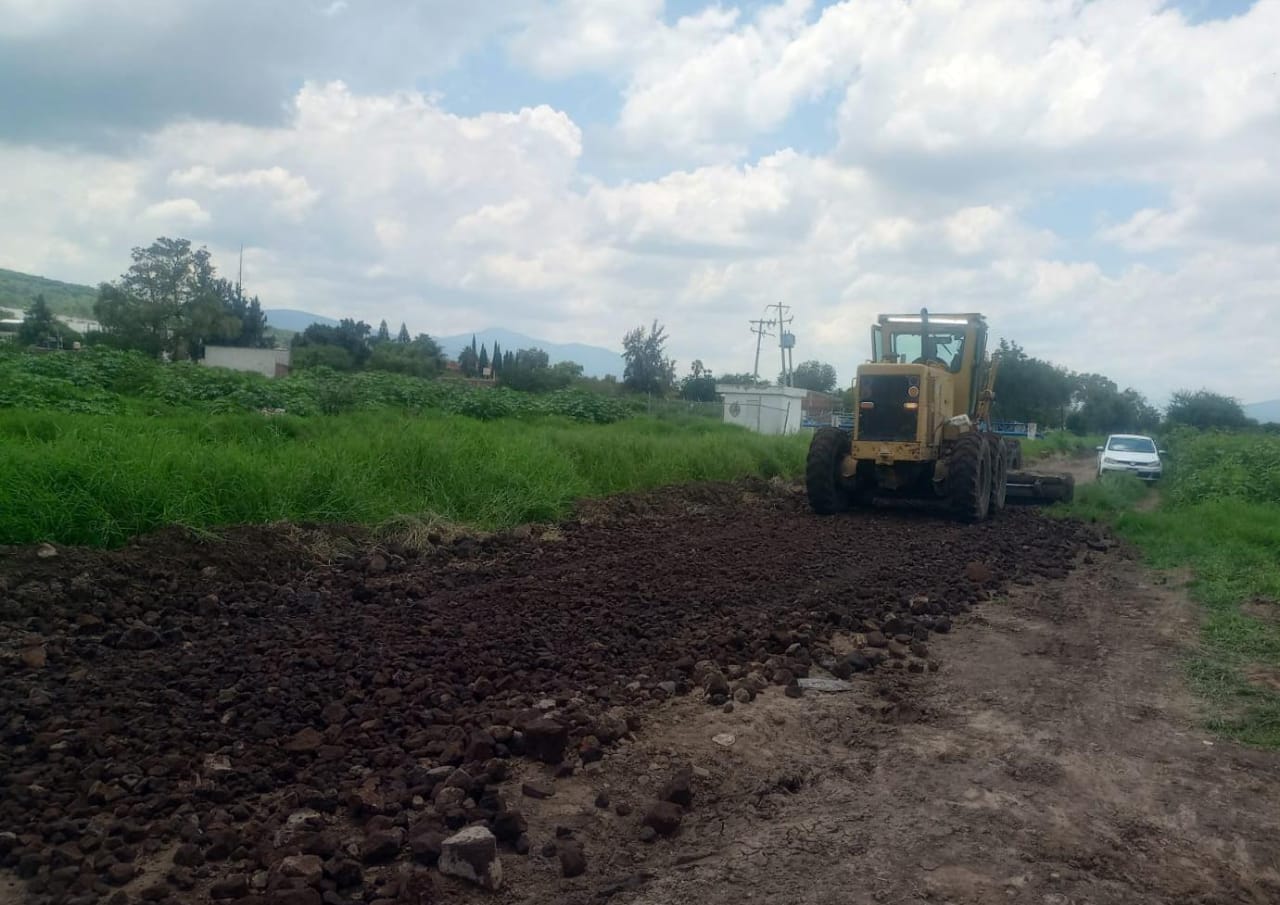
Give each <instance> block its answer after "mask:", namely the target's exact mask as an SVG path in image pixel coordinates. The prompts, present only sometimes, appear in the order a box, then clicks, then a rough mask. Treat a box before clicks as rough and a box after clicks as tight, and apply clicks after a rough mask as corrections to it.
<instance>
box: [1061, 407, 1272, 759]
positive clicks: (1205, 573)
mask: <svg viewBox="0 0 1280 905" xmlns="http://www.w3.org/2000/svg"><path fill="white" fill-rule="evenodd" d="M1166 443H1167V446H1168V449H1169V461H1168V463H1167V466H1166V477H1165V480H1164V482H1163V484H1162V485H1161V486H1160V487H1159V488H1158V490H1156V491H1154V492H1155V493H1158V494H1159V500H1158V505H1156V506H1149V505H1139V503H1149V502H1150V497H1149V493H1151V492H1153V491H1149V490H1148V489H1147V488H1145V487H1144V486H1142V484H1141V482H1139V481H1138V479H1137V478H1133V477H1131V476H1127V475H1109V476H1107V477H1106V478H1105V479H1104V480H1102V481H1101V482H1099V483H1097V484H1094V485H1089V486H1085V487H1082V488H1079V489H1078V491H1077V498H1076V501H1075V502H1074V503H1073V504H1072V505H1071V506H1070V507H1064V509H1063V511H1064V513H1065V514H1068V515H1073V516H1077V517H1081V518H1086V519H1092V520H1100V521H1105V522H1107V523H1109V524H1111V525H1112V526H1113V528H1114V529H1115V531H1116V532H1117V533H1118V534H1119V535H1120V536H1121V537H1123V538H1125V539H1127V540H1129V541H1131V542H1133V543H1135V544H1136V545H1137V546H1138V547H1139V548H1140V549H1141V550H1142V552H1143V553H1144V554H1145V556H1146V557H1147V559H1148V560H1149V562H1150V563H1151V564H1152V565H1153V566H1155V567H1157V568H1162V569H1174V568H1188V569H1190V570H1191V572H1192V574H1193V578H1192V582H1191V592H1192V594H1193V596H1194V597H1195V599H1196V600H1197V601H1198V602H1199V603H1200V604H1201V607H1202V621H1201V643H1200V646H1199V648H1198V650H1197V651H1196V653H1195V655H1194V656H1193V657H1192V658H1191V660H1190V662H1189V669H1190V675H1191V680H1192V685H1193V687H1194V688H1195V689H1196V690H1197V691H1198V692H1199V693H1200V694H1201V695H1202V696H1203V698H1204V700H1205V701H1206V703H1207V706H1208V713H1207V718H1208V722H1209V723H1210V725H1211V726H1212V728H1214V729H1216V730H1217V731H1219V732H1222V733H1223V734H1225V735H1227V736H1229V737H1231V738H1234V739H1236V740H1238V741H1242V742H1246V743H1249V744H1255V745H1261V746H1265V747H1271V748H1280V556H1277V554H1276V551H1277V550H1280V437H1277V436H1276V435H1274V434H1263V433H1217V432H1205V433H1200V432H1196V431H1191V430H1183V431H1178V432H1174V433H1173V434H1171V435H1170V436H1169V437H1168V438H1167V441H1166Z"/></svg>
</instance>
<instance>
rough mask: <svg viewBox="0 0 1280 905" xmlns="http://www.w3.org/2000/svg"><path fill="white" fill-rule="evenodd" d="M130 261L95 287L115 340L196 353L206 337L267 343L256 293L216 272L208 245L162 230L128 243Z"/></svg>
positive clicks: (97, 308)
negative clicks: (136, 244) (247, 293)
mask: <svg viewBox="0 0 1280 905" xmlns="http://www.w3.org/2000/svg"><path fill="white" fill-rule="evenodd" d="M131 257H132V259H133V263H132V264H131V265H130V266H129V269H128V270H127V271H125V273H124V274H123V275H122V276H121V277H120V279H119V280H117V281H116V282H115V283H104V284H103V285H102V286H101V287H99V290H98V300H97V302H96V303H95V304H94V314H95V315H96V316H97V319H98V321H99V323H101V324H102V327H103V330H104V332H105V333H106V334H107V336H108V337H109V338H110V340H111V341H112V342H114V343H115V344H116V345H121V346H125V347H127V348H135V349H141V350H143V351H146V352H150V353H152V354H159V353H161V352H168V353H169V354H171V355H173V356H174V357H175V358H195V357H198V356H199V355H200V354H201V351H202V350H203V347H204V346H205V345H206V344H208V343H225V344H228V345H250V346H259V345H268V344H269V343H270V342H271V339H270V337H268V336H267V334H266V317H265V315H263V313H262V306H261V303H260V302H259V300H258V299H257V298H256V297H254V298H252V299H246V298H245V297H244V294H243V292H242V290H241V287H240V286H238V285H235V284H233V283H231V282H230V281H229V280H224V279H220V278H219V277H218V275H217V271H216V270H215V269H214V266H213V260H212V257H211V256H210V254H209V251H208V249H206V248H199V249H196V248H192V246H191V242H190V240H188V239H170V238H166V237H161V238H159V239H157V240H156V241H155V242H153V243H151V245H149V246H147V247H146V248H135V249H133V252H132V255H131Z"/></svg>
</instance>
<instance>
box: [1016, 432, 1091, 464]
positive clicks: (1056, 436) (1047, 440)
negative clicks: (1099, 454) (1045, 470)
mask: <svg viewBox="0 0 1280 905" xmlns="http://www.w3.org/2000/svg"><path fill="white" fill-rule="evenodd" d="M1106 439H1107V438H1106V437H1102V436H1087V437H1081V436H1077V435H1076V434H1073V433H1070V432H1068V431H1054V432H1053V433H1051V434H1049V435H1048V436H1047V437H1044V438H1043V439H1040V440H1022V441H1021V443H1022V458H1023V459H1025V460H1026V461H1028V462H1033V461H1035V460H1036V459H1043V458H1046V457H1048V456H1052V455H1067V456H1076V455H1083V454H1086V453H1092V452H1094V450H1095V448H1096V447H1098V446H1101V445H1102V444H1103V443H1104V442H1106Z"/></svg>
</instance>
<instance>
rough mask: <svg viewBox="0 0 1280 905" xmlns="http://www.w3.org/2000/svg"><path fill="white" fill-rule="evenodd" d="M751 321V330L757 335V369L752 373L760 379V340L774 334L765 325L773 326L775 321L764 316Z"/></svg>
mask: <svg viewBox="0 0 1280 905" xmlns="http://www.w3.org/2000/svg"><path fill="white" fill-rule="evenodd" d="M750 323H751V332H752V333H754V334H755V335H756V365H755V370H753V371H752V372H751V373H752V375H753V376H754V377H755V379H756V380H759V379H760V340H761V339H762V338H763V337H765V336H773V334H772V333H768V332H766V331H765V329H764V328H765V327H772V326H773V321H770V320H764V319H763V318H761V319H760V320H754V321H751V322H750Z"/></svg>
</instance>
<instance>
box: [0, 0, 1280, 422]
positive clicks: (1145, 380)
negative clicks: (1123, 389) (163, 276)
mask: <svg viewBox="0 0 1280 905" xmlns="http://www.w3.org/2000/svg"><path fill="white" fill-rule="evenodd" d="M0 2H2V0H0ZM314 6H315V11H316V12H317V13H322V12H324V9H325V4H324V3H323V2H318V3H316V4H314ZM32 9H35V7H32ZM1278 10H1280V2H1277V0H1261V2H1260V3H1259V4H1258V5H1257V6H1255V7H1254V8H1253V9H1252V10H1251V11H1250V12H1249V13H1248V15H1247V16H1245V17H1242V18H1240V19H1236V20H1231V21H1228V22H1221V23H1208V24H1205V25H1200V26H1196V27H1194V28H1193V27H1191V26H1189V25H1188V24H1187V23H1186V22H1185V21H1183V20H1182V18H1181V17H1180V16H1179V15H1178V14H1177V13H1175V12H1171V11H1166V10H1164V8H1163V7H1161V6H1159V5H1158V4H1156V3H1155V2H1154V0H1151V2H1148V0H1095V2H1091V3H1080V2H1075V0H1045V2H1025V3H987V2H970V3H960V2H958V0H956V2H944V0H916V2H914V3H902V2H890V0H858V2H847V3H837V4H834V5H831V6H828V7H826V8H825V9H822V10H819V9H817V8H816V7H815V6H814V5H812V4H811V3H808V2H799V0H786V2H780V3H776V4H773V5H766V6H765V7H763V8H761V9H758V10H757V11H756V12H754V13H751V14H746V13H743V12H740V11H738V10H736V9H734V8H731V7H729V6H725V7H711V8H708V9H706V10H704V11H702V12H700V13H698V14H696V15H692V16H686V17H684V18H681V19H678V20H676V21H669V20H667V19H664V17H663V13H664V10H663V7H662V4H661V3H659V2H657V0H609V2H607V3H606V2H598V3H597V2H585V0H576V2H567V3H563V4H555V5H545V6H544V8H543V13H544V14H543V15H542V16H541V17H539V18H538V19H537V20H536V21H535V22H534V23H533V25H532V26H531V27H530V28H529V29H528V30H526V31H524V32H522V33H521V34H520V35H519V36H518V37H516V38H515V41H514V44H513V45H512V54H513V58H514V59H516V60H518V61H522V62H523V63H524V64H525V65H527V66H529V67H530V68H531V69H532V70H533V71H535V72H537V73H540V74H542V75H545V76H562V75H573V74H581V73H590V74H592V78H593V80H597V81H606V82H607V81H608V79H609V78H610V77H613V78H616V80H617V81H616V87H617V90H618V92H619V101H620V106H619V109H618V114H617V119H616V122H615V123H614V124H613V131H614V133H615V134H614V135H612V136H610V138H611V139H617V138H619V137H620V138H621V139H622V140H623V141H625V142H626V143H627V144H628V145H629V150H630V151H631V152H632V153H633V155H634V156H632V157H628V158H627V160H628V161H631V162H635V161H642V163H643V169H637V170H636V172H635V173H633V174H632V175H631V176H630V177H629V178H624V179H621V180H604V179H601V178H600V177H599V176H598V172H599V171H598V170H594V169H592V168H591V167H590V166H589V164H590V163H591V161H590V160H589V158H590V156H591V155H592V154H599V153H601V147H602V146H603V147H610V146H611V145H608V143H607V142H601V141H598V140H597V141H596V144H595V145H592V140H593V138H595V137H598V135H599V132H598V131H594V132H593V131H592V130H591V129H588V130H587V131H586V133H585V136H586V137H584V131H583V129H582V128H581V127H580V125H579V123H577V122H575V121H574V119H573V118H572V117H570V116H569V115H568V114H567V113H566V112H564V111H563V110H560V109H556V108H554V107H552V106H550V105H546V104H543V105H539V104H531V105H529V106H525V107H522V108H520V109H514V110H495V111H491V112H484V113H476V114H473V115H458V114H457V113H455V112H451V111H450V110H449V109H447V108H446V107H445V106H444V105H443V104H442V102H441V101H440V100H439V99H438V98H437V97H436V96H434V95H432V94H430V93H428V92H424V91H414V90H400V91H397V90H393V89H391V88H383V89H367V88H364V89H359V90H357V89H356V88H354V87H351V86H350V85H348V84H347V83H343V82H336V81H325V80H323V79H324V77H325V73H324V72H323V71H321V72H317V73H316V77H317V79H319V80H317V81H312V82H306V83H304V84H303V85H302V87H301V88H300V89H298V90H296V92H295V93H294V95H293V97H292V99H291V101H290V103H289V104H288V106H287V115H286V116H285V117H284V118H283V119H282V120H281V121H278V122H277V121H272V122H251V123H236V122H231V121H228V120H227V119H225V118H220V117H215V116H205V117H200V116H192V117H186V118H179V119H174V120H172V121H169V122H167V123H166V124H165V125H163V126H160V127H156V128H149V129H146V130H141V131H139V132H137V133H135V134H133V135H132V140H131V143H130V145H129V148H128V150H127V152H122V153H121V154H120V155H119V156H115V157H112V156H107V155H104V154H88V153H83V152H77V151H72V150H66V149H61V150H48V149H45V150H37V149H35V148H32V147H30V146H27V145H23V144H21V143H19V142H17V141H12V140H11V141H9V143H7V144H3V143H0V174H4V175H0V207H2V208H3V209H4V210H5V211H6V213H7V216H6V217H5V218H4V220H3V221H0V266H6V267H13V268H16V269H20V270H34V271H39V272H44V273H46V274H48V275H51V276H56V277H61V278H64V279H79V280H83V281H87V282H96V281H97V280H100V279H103V278H106V277H109V276H111V275H112V274H115V273H118V272H120V271H121V270H123V269H124V267H125V266H126V265H127V262H128V250H129V248H130V247H131V246H133V245H138V244H145V243H146V242H148V241H150V240H151V239H152V238H154V236H155V235H158V234H161V233H168V234H175V233H178V234H184V235H187V236H189V237H190V238H192V239H193V240H195V241H196V242H197V243H207V244H208V245H209V246H210V247H211V249H212V250H213V251H214V253H215V256H216V259H217V260H218V261H219V262H220V263H221V264H222V265H223V267H224V268H229V267H230V266H232V262H233V260H234V252H235V250H236V249H238V247H239V245H240V243H241V242H243V243H245V245H246V255H245V264H246V279H247V282H248V284H249V287H250V289H251V291H253V292H257V293H260V294H261V295H262V296H263V298H264V301H265V302H266V303H267V304H268V305H269V306H273V307H301V308H305V309H308V310H313V311H317V312H318V313H322V314H329V315H350V316H356V317H363V318H365V319H366V320H372V321H373V322H377V320H379V319H382V318H384V317H385V318H386V319H387V320H388V321H389V322H393V323H398V322H399V321H400V320H402V319H403V320H405V321H407V322H408V323H409V325H410V327H411V329H413V330H414V331H418V330H422V331H427V332H435V333H453V332H462V331H465V330H468V329H476V328H479V327H483V326H486V325H488V324H500V325H503V326H507V327H511V328H514V329H521V330H523V331H524V332H528V333H532V334H534V335H541V336H544V337H546V338H548V339H551V340H582V341H588V342H595V343H599V344H603V345H608V346H612V347H616V346H617V343H618V339H619V337H620V336H621V335H622V333H623V331H624V330H626V329H627V328H629V327H631V326H634V325H636V324H638V323H643V322H647V321H649V320H651V319H653V318H655V317H656V318H658V319H660V320H662V321H664V322H665V323H667V325H668V327H669V332H670V334H671V335H672V337H673V339H672V342H673V348H672V351H673V352H674V354H675V355H676V356H677V358H679V359H680V360H681V361H682V362H688V361H689V360H691V359H692V358H695V357H697V358H701V359H703V360H704V361H705V362H707V363H708V364H710V365H711V366H713V367H715V368H718V369H721V370H733V371H739V370H743V369H745V368H747V367H749V366H750V363H751V359H752V356H753V353H754V342H753V340H752V337H751V335H750V333H749V332H748V331H747V328H746V322H747V320H748V319H750V318H752V317H757V316H759V314H760V312H761V311H762V309H763V307H764V306H765V305H766V304H769V303H772V302H776V301H779V300H782V301H784V302H786V303H788V304H790V305H792V306H793V309H794V314H795V315H796V318H797V320H796V325H795V332H796V333H797V335H798V337H799V341H800V347H799V349H798V350H797V360H799V358H801V357H802V358H810V357H813V358H819V359H823V360H827V361H831V362H832V363H834V364H835V365H836V366H837V368H838V370H839V372H840V376H841V378H842V379H843V380H847V379H848V378H849V377H850V376H851V374H852V371H853V368H854V367H855V365H856V363H857V362H858V361H860V360H862V359H863V358H864V357H865V356H866V354H867V325H868V324H869V323H870V322H871V320H872V319H873V318H874V316H875V315H876V314H877V313H878V312H881V311H890V310H906V311H910V310H918V309H919V308H920V307H922V306H928V307H930V308H931V309H933V310H939V311H940V310H946V309H951V310H979V311H984V312H986V313H987V314H988V315H989V317H990V320H991V323H992V325H993V329H994V331H995V332H996V333H997V334H998V335H1003V336H1008V337H1010V338H1013V339H1017V340H1018V341H1019V342H1021V343H1022V344H1023V345H1024V346H1025V347H1026V348H1027V350H1028V351H1029V352H1030V353H1031V354H1035V355H1041V356H1045V357H1049V358H1052V359H1055V360H1058V361H1061V362H1063V363H1064V364H1067V365H1069V366H1071V367H1073V368H1076V369H1078V370H1092V371H1100V372H1104V373H1108V374H1111V375H1113V376H1114V377H1115V378H1116V379H1117V380H1118V381H1119V382H1121V383H1122V384H1133V385H1136V386H1138V387H1140V388H1141V389H1144V390H1146V391H1148V392H1150V393H1152V394H1153V395H1155V396H1157V397H1160V396H1162V395H1163V394H1165V393H1167V392H1168V391H1170V390H1172V389H1174V388H1176V387H1178V386H1182V385H1186V384H1192V385H1198V384H1201V383H1203V384H1205V385H1208V386H1210V387H1212V388H1214V389H1219V390H1224V391H1227V392H1233V393H1236V394H1238V395H1246V396H1252V395H1265V392H1262V391H1259V392H1258V393H1249V392H1245V391H1244V390H1243V389H1241V388H1242V387H1265V386H1266V385H1267V384H1266V381H1268V380H1272V381H1273V380H1274V378H1273V375H1272V374H1271V373H1270V370H1269V365H1268V364H1267V362H1268V360H1269V357H1274V355H1273V350H1274V349H1275V348H1276V347H1277V346H1278V345H1280V329H1278V328H1277V327H1276V325H1275V321H1274V308H1275V298H1274V286H1275V285H1278V284H1280V252H1278V251H1277V250H1276V245H1275V237H1276V235H1278V234H1280V172H1278V171H1277V168H1276V164H1275V162H1274V155H1273V152H1272V149H1273V148H1274V147H1277V146H1280V118H1278V117H1277V116H1276V111H1277V110H1280V103H1277V97H1278V95H1277V92H1278V91H1280V88H1278V87H1277V86H1280V81H1278V80H1276V79H1275V78H1274V77H1272V80H1271V81H1270V82H1268V81H1267V80H1266V78H1265V77H1264V75H1263V71H1264V70H1265V69H1266V67H1267V66H1270V67H1271V70H1272V71H1274V70H1275V69H1276V68H1277V63H1276V54H1277V50H1276V47H1275V46H1273V45H1274V43H1275V42H1269V41H1268V39H1267V36H1268V35H1273V34H1275V33H1280V18H1278V16H1280V13H1278V12H1277V11H1278ZM356 12H357V5H356V4H352V5H351V8H350V9H347V10H342V11H339V12H338V14H337V15H335V16H334V17H333V18H334V20H335V21H342V20H344V19H345V18H346V17H348V16H350V15H354V14H355V13H356ZM23 21H24V22H26V23H27V25H24V27H34V26H32V25H31V24H30V23H31V22H32V21H35V20H34V19H32V18H31V17H28V19H25V20H23ZM40 21H43V20H40ZM1273 26H1274V27H1273ZM41 27H48V28H53V27H54V26H43V25H42V26H41ZM319 68H320V69H323V68H324V67H319ZM399 84H410V82H409V81H403V82H400V83H399ZM528 93H529V92H527V91H525V92H522V94H523V95H524V96H527V95H528ZM820 95H825V96H827V97H829V98H830V99H831V100H832V103H833V110H834V109H835V108H836V107H838V111H836V112H835V113H834V114H833V115H834V116H835V124H836V126H837V127H838V134H837V137H836V139H835V145H836V146H835V147H832V148H829V149H825V150H809V151H805V152H801V151H799V150H796V149H795V146H794V145H792V146H791V147H788V145H791V144H792V143H791V142H790V141H789V139H788V138H777V137H776V136H775V137H770V136H771V135H772V134H773V133H774V132H775V130H777V129H778V128H779V127H780V125H781V124H783V123H786V122H787V120H788V118H789V117H790V116H791V115H792V113H793V112H795V111H796V110H797V109H798V108H799V107H800V106H801V105H803V104H805V103H807V102H808V101H809V99H811V98H813V97H815V96H820ZM513 106H518V105H513ZM760 143H767V146H768V147H770V148H773V149H774V150H770V151H768V152H766V153H763V154H754V153H748V152H747V150H746V149H747V148H748V147H750V146H753V145H757V144H760ZM584 159H587V160H588V165H584ZM15 174H21V177H20V178H19V177H17V176H16V175H15ZM1108 179H1109V180H1111V181H1113V182H1117V183H1119V184H1120V185H1121V186H1123V185H1124V184H1125V181H1126V180H1131V181H1132V180H1139V179H1140V180H1141V181H1142V182H1143V184H1144V185H1148V186H1151V187H1152V188H1153V191H1152V192H1149V193H1147V194H1145V195H1144V196H1143V200H1142V206H1143V209H1142V210H1137V211H1134V210H1133V208H1134V206H1136V205H1129V206H1128V207H1125V206H1124V205H1120V207H1121V212H1120V213H1118V214H1117V215H1115V216H1114V217H1113V218H1111V219H1110V220H1108V222H1107V224H1106V225H1105V227H1104V228H1102V229H1101V230H1099V231H1098V232H1097V233H1096V234H1094V235H1092V236H1090V237H1088V240H1087V242H1086V243H1085V244H1084V245H1075V246H1072V245H1071V244H1070V243H1068V242H1066V241H1065V240H1063V239H1061V238H1059V237H1057V236H1055V235H1054V233H1053V231H1052V229H1051V228H1049V227H1047V226H1045V225H1043V224H1040V223H1034V224H1033V223H1032V222H1029V215H1028V213H1027V211H1028V205H1029V202H1030V199H1032V198H1035V197H1038V196H1040V195H1043V194H1045V193H1055V192H1058V193H1067V194H1069V192H1070V190H1071V188H1072V187H1073V186H1074V185H1077V184H1081V183H1091V182H1098V181H1099V180H1108ZM1152 199H1155V200H1152ZM1082 248H1083V249H1084V251H1083V252H1082V251H1081V249H1082ZM1099 248H1102V250H1103V251H1104V252H1106V253H1105V254H1101V253H1099ZM1093 254H1097V255H1098V260H1093V259H1091V258H1090V255H1093ZM766 360H768V361H771V359H766ZM768 367H770V368H771V367H772V365H768ZM1273 395H1274V394H1273Z"/></svg>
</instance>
